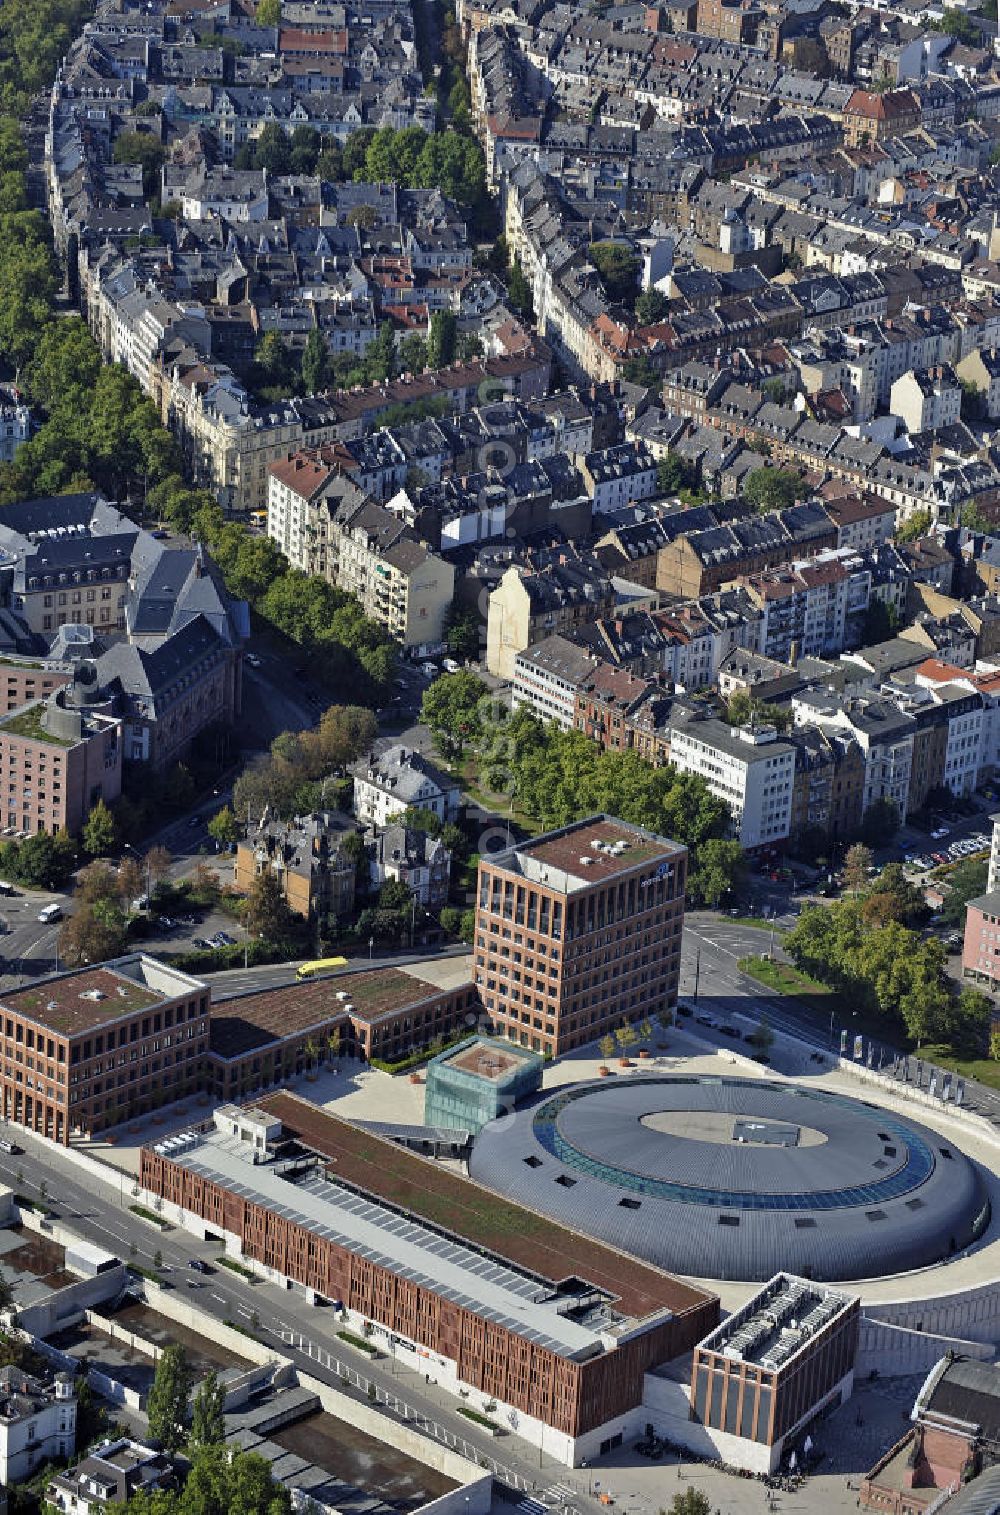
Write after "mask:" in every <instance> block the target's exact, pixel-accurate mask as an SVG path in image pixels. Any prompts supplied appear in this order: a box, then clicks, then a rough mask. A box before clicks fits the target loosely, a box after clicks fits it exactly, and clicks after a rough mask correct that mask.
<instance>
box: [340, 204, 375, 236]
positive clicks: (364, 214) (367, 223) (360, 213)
mask: <svg viewBox="0 0 1000 1515" xmlns="http://www.w3.org/2000/svg"><path fill="white" fill-rule="evenodd" d="M344 224H345V225H346V226H354V227H357V229H358V230H359V231H372V230H373V229H374V227H376V226H377V225H378V211H377V210H376V209H375V207H374V205H352V206H351V208H350V210H349V211H348V212H347V218H346V221H345V223H344Z"/></svg>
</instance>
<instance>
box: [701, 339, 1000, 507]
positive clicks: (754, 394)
mask: <svg viewBox="0 0 1000 1515" xmlns="http://www.w3.org/2000/svg"><path fill="white" fill-rule="evenodd" d="M988 330H989V328H988V327H986V326H984V327H982V328H981V329H980V332H981V335H982V336H983V339H984V341H985V340H986V338H987V334H988ZM949 373H950V370H949V369H948V368H947V366H945V365H943V364H942V363H940V362H938V363H936V364H935V365H933V366H932V367H931V368H930V369H926V370H922V371H920V372H918V373H914V374H912V375H908V374H907V371H906V370H904V371H903V374H902V375H901V377H902V378H903V379H904V380H905V381H906V382H904V383H903V385H902V386H901V388H900V389H899V390H898V391H897V393H898V395H899V402H900V404H901V406H903V408H904V409H906V410H907V411H908V412H909V413H910V414H911V416H912V418H913V419H916V420H923V419H925V418H929V419H930V420H931V422H932V426H931V429H926V430H925V431H923V432H918V433H913V434H912V435H910V436H909V438H908V445H904V446H902V447H900V445H899V444H898V443H897V442H896V441H895V440H894V437H893V435H892V431H893V425H892V423H891V420H890V424H889V433H888V434H887V437H886V441H887V442H888V444H889V445H886V444H885V443H883V442H882V441H881V440H879V438H878V435H865V431H866V428H864V427H861V428H858V427H857V426H854V425H843V424H833V423H830V422H820V421H817V420H815V419H814V418H813V417H812V415H810V414H809V412H808V410H807V409H805V408H803V407H801V406H796V405H794V404H793V405H789V404H783V403H779V402H776V401H773V400H770V399H767V398H766V397H765V396H764V395H762V394H761V393H760V391H759V390H757V389H754V388H751V387H749V386H748V385H746V384H740V383H730V384H729V385H727V386H726V387H725V388H724V389H722V391H721V393H720V392H718V391H717V390H716V391H714V392H715V396H716V397H715V398H714V400H713V401H712V402H711V403H707V404H705V405H704V406H703V410H702V413H703V415H704V420H705V423H706V424H707V425H710V426H714V427H716V428H717V429H718V430H720V431H722V432H724V433H725V435H726V436H727V437H730V438H733V439H736V440H741V439H742V440H744V441H745V442H746V443H747V444H748V445H749V446H750V447H752V448H756V449H766V451H767V453H768V455H769V457H770V458H771V460H772V461H773V462H774V463H776V464H781V465H791V466H798V467H799V468H801V469H807V470H810V471H813V472H816V473H820V474H823V475H826V476H827V478H832V479H840V480H843V481H844V482H846V483H848V484H851V485H853V486H855V487H856V488H859V489H863V490H866V491H867V492H869V493H870V494H873V495H875V496H877V497H879V498H881V499H882V500H884V501H885V502H886V503H887V504H888V505H890V506H891V507H892V508H893V510H894V511H895V515H896V520H897V522H902V521H905V520H906V519H907V518H908V517H909V516H911V515H913V514H914V513H916V512H918V511H920V512H924V511H926V512H929V513H930V515H931V518H932V519H934V520H937V519H939V518H940V519H943V520H946V521H953V522H954V521H957V520H958V518H959V516H960V514H961V511H962V509H963V508H964V507H967V506H976V507H977V508H979V509H985V510H989V509H991V508H993V507H994V506H995V505H996V503H997V501H998V499H1000V471H998V468H997V466H996V463H995V462H994V460H993V458H992V455H991V454H990V453H989V452H984V449H983V448H982V446H981V444H980V443H979V442H978V441H977V440H976V439H975V438H974V437H973V436H972V434H971V433H970V432H968V431H967V429H965V428H961V427H956V426H955V424H954V419H953V420H952V422H951V423H950V429H949V430H944V429H943V422H944V420H945V418H946V417H947V416H952V417H953V416H954V405H955V401H956V399H957V398H958V397H957V395H956V393H955V386H954V385H953V384H951V382H950V380H949V378H948V374H949ZM838 387H839V386H838ZM673 388H674V389H676V386H673ZM931 412H933V414H931ZM938 412H940V415H938ZM935 416H937V429H936V430H935V429H933V428H934V425H935ZM955 419H957V418H955Z"/></svg>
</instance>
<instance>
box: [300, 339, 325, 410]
mask: <svg viewBox="0 0 1000 1515" xmlns="http://www.w3.org/2000/svg"><path fill="white" fill-rule="evenodd" d="M328 356H329V355H328V353H327V349H326V343H325V342H324V341H323V338H322V336H321V335H320V333H319V332H318V331H317V330H316V329H315V328H313V330H312V331H311V332H310V333H309V335H308V337H306V345H305V348H304V350H303V353H302V388H303V389H304V390H305V392H306V394H308V395H315V394H319V392H320V390H321V389H325V388H326V382H327V359H328Z"/></svg>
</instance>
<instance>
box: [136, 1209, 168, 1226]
mask: <svg viewBox="0 0 1000 1515" xmlns="http://www.w3.org/2000/svg"><path fill="white" fill-rule="evenodd" d="M129 1209H130V1210H131V1211H132V1214H133V1215H138V1217H139V1219H140V1220H148V1221H149V1223H150V1225H151V1226H156V1227H158V1228H159V1230H161V1231H169V1230H170V1222H169V1221H166V1220H164V1219H163V1216H162V1215H156V1214H155V1213H154V1212H153V1211H152V1210H147V1209H146V1207H145V1206H144V1205H129Z"/></svg>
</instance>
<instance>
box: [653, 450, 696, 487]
mask: <svg viewBox="0 0 1000 1515" xmlns="http://www.w3.org/2000/svg"><path fill="white" fill-rule="evenodd" d="M693 483H694V477H693V470H692V468H691V465H690V464H689V463H687V462H685V460H684V459H683V458H682V457H680V456H678V454H677V453H676V452H668V453H667V455H666V457H663V458H661V459H660V461H659V462H658V463H657V465H656V487H657V488H658V489H659V491H660V493H661V494H678V493H679V492H680V490H682V489H690V488H691V486H692V484H693Z"/></svg>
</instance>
